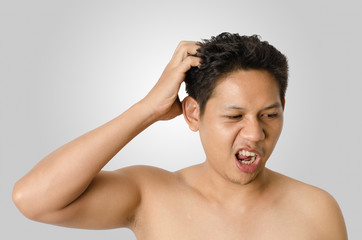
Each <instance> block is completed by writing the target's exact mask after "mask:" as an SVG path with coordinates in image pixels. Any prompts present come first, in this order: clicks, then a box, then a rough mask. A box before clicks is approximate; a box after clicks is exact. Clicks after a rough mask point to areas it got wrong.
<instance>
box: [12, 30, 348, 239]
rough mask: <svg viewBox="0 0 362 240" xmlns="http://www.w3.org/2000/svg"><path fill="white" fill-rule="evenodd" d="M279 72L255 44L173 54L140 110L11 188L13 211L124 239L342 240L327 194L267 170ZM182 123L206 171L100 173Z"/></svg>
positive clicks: (275, 134)
mask: <svg viewBox="0 0 362 240" xmlns="http://www.w3.org/2000/svg"><path fill="white" fill-rule="evenodd" d="M287 71H288V66H287V60H286V58H285V56H284V55H282V54H281V53H280V52H279V51H278V50H276V49H275V48H274V47H273V46H271V45H269V44H268V43H267V42H262V41H260V40H259V38H258V37H256V36H251V37H246V36H239V35H238V34H229V33H223V34H221V35H219V36H217V37H213V38H211V39H210V40H205V41H204V42H202V43H195V42H181V43H180V44H179V46H178V47H177V49H176V51H175V53H174V55H173V57H172V59H171V61H170V62H169V64H168V65H167V66H166V68H165V70H164V72H163V74H162V76H161V77H160V79H159V81H158V82H157V84H156V85H155V86H154V88H153V89H152V90H151V91H150V92H149V94H148V95H147V96H146V97H145V98H144V99H142V100H141V101H140V102H138V103H136V104H135V105H134V106H132V107H131V108H129V109H128V110H127V111H126V112H124V113H123V114H121V115H120V116H118V117H116V118H115V119H113V120H111V121H110V122H108V123H106V124H104V125H103V126H101V127H99V128H97V129H95V130H93V131H91V132H89V133H87V134H85V135H83V136H81V137H79V138H77V139H75V140H73V141H72V142H70V143H68V144H66V145H64V146H62V147H60V148H59V149H57V150H56V151H54V152H53V153H51V154H50V155H49V156H47V157H45V158H44V159H43V160H42V161H40V162H39V164H37V165H36V166H35V167H34V168H33V169H32V170H31V171H30V172H29V173H28V174H27V175H25V176H24V177H23V178H22V179H20V180H19V181H18V182H17V183H16V185H15V187H14V192H13V199H14V202H15V204H16V205H17V207H18V208H19V210H20V211H21V212H22V213H23V214H24V215H25V216H27V217H28V218H30V219H33V220H36V221H40V222H45V223H50V224H56V225H60V226H66V227H75V228H88V229H108V228H119V227H127V228H130V229H131V230H132V231H133V232H134V233H135V235H136V236H137V238H138V239H142V240H145V239H157V240H162V239H167V240H168V239H182V240H184V239H231V240H236V239H238V240H239V239H248V240H250V239H268V240H271V239H278V240H279V239H308V240H310V239H318V240H322V239H328V240H333V239H336V240H337V239H338V240H342V239H347V233H346V228H345V224H344V220H343V216H342V213H341V211H340V209H339V207H338V205H337V203H336V201H335V200H334V199H333V198H332V197H331V196H330V195H329V194H328V193H326V192H324V191H323V190H320V189H318V188H315V187H312V186H310V185H307V184H304V183H301V182H299V181H296V180H293V179H291V178H288V177H286V176H283V175H281V174H278V173H276V172H273V171H271V170H269V169H267V168H265V163H266V161H267V159H268V158H269V156H270V154H271V153H272V151H273V149H274V146H275V144H276V142H277V140H278V138H279V135H280V133H281V131H282V125H283V111H284V107H285V100H284V96H285V89H286V86H287V74H288V73H287ZM184 80H185V82H186V89H187V92H188V93H189V95H190V96H188V97H186V98H185V99H184V100H183V101H182V103H181V102H180V101H179V99H178V91H179V88H180V85H181V83H182V82H183V81H184ZM181 113H183V115H184V118H185V120H186V122H187V124H188V126H189V128H190V129H191V130H192V131H199V134H200V138H201V141H202V144H203V148H204V151H205V154H206V160H205V162H203V163H202V164H198V165H195V166H191V167H188V168H185V169H181V170H179V171H177V172H168V171H165V170H162V169H158V168H155V167H148V166H133V167H128V168H123V169H119V170H116V171H112V172H105V171H101V169H102V168H103V167H104V166H105V164H107V163H108V161H110V159H111V158H112V157H113V156H114V155H115V154H116V153H117V152H119V151H120V150H121V149H122V148H123V147H124V146H125V145H126V144H127V143H128V142H129V141H131V140H132V139H133V138H134V137H135V136H136V135H138V134H139V133H140V132H142V131H143V130H144V129H145V128H147V127H148V126H150V125H151V124H153V123H154V122H156V121H159V120H169V119H172V118H174V117H176V116H178V115H180V114H181ZM150 158H151V157H150Z"/></svg>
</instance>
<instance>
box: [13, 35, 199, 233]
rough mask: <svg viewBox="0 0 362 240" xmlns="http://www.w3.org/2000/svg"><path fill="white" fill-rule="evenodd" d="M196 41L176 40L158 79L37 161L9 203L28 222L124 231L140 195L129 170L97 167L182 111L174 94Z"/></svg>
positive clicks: (192, 62)
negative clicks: (127, 104) (145, 91)
mask: <svg viewBox="0 0 362 240" xmlns="http://www.w3.org/2000/svg"><path fill="white" fill-rule="evenodd" d="M197 48H198V45H197V44H196V43H195V42H181V43H180V44H179V46H178V47H177V49H176V51H175V53H174V55H173V56H172V59H171V61H170V62H169V64H168V65H167V66H166V68H165V70H164V72H163V74H162V76H161V77H160V79H159V81H158V82H157V83H156V85H155V86H154V87H153V89H152V90H151V91H150V92H149V94H148V95H147V96H146V97H145V98H144V99H142V100H141V101H140V102H138V103H136V104H135V105H133V106H132V107H131V108H129V109H128V110H127V111H125V112H124V113H122V114H121V115H119V116H118V117H116V118H115V119H113V120H111V121H109V122H108V123H106V124H104V125H102V126H100V127H99V128H96V129H94V130H92V131H90V132H88V133H86V134H84V135H82V136H80V137H79V138H77V139H75V140H73V141H71V142H69V143H67V144H65V145H64V146H62V147H60V148H59V149H57V150H55V151H54V152H52V153H51V154H49V155H48V156H46V157H45V158H44V159H43V160H41V161H40V162H39V163H38V164H37V165H36V166H35V167H34V168H33V169H32V170H31V171H30V172H29V173H28V174H26V175H25V176H24V177H23V178H21V179H20V180H19V181H18V182H17V183H16V184H15V186H14V190H13V200H14V202H15V204H16V206H17V207H18V208H19V210H20V211H21V212H22V213H23V214H24V215H25V216H26V217H28V218H30V219H33V220H36V221H41V222H46V223H50V224H56V225H62V226H67V227H76V228H92V229H105V228H116V227H127V226H128V224H129V220H130V219H132V217H133V215H134V214H135V211H136V209H137V207H138V205H139V202H140V199H141V198H142V196H141V191H140V188H141V187H142V186H140V184H139V182H138V181H137V180H136V179H137V176H134V172H132V171H129V170H128V169H127V168H126V169H122V170H119V171H114V172H101V169H102V168H103V167H104V166H105V165H106V164H107V163H108V162H109V161H110V160H111V159H112V157H113V156H114V155H116V154H117V152H119V151H120V150H121V149H122V148H123V147H124V146H125V145H126V144H127V143H128V142H129V141H131V140H132V139H133V138H134V137H135V136H136V135H137V134H139V133H140V132H142V131H143V130H144V129H145V128H147V127H148V126H150V125H151V124H152V123H154V122H156V121H158V120H168V119H172V118H174V117H176V116H178V115H180V114H181V113H182V109H181V103H180V101H179V99H178V97H177V96H178V91H179V88H180V85H181V83H182V81H183V80H184V77H185V73H186V71H187V70H189V69H190V68H191V67H192V66H199V65H200V58H198V57H193V56H189V55H190V54H196V50H197Z"/></svg>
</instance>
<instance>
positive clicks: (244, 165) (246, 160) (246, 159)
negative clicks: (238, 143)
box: [235, 148, 260, 173]
mask: <svg viewBox="0 0 362 240" xmlns="http://www.w3.org/2000/svg"><path fill="white" fill-rule="evenodd" d="M235 157H236V160H237V161H236V165H237V167H238V168H239V169H240V170H241V171H243V172H246V173H251V172H254V171H255V170H256V169H257V167H258V164H259V161H260V154H259V152H258V151H256V150H254V149H249V148H241V149H239V151H238V152H237V153H236V154H235Z"/></svg>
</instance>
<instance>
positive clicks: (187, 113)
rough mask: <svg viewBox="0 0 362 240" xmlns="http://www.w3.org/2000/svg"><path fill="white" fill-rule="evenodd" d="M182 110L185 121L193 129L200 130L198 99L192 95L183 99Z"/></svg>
mask: <svg viewBox="0 0 362 240" xmlns="http://www.w3.org/2000/svg"><path fill="white" fill-rule="evenodd" d="M182 112H183V114H184V118H185V121H186V123H187V124H188V125H189V128H190V129H191V131H194V132H196V131H198V130H199V115H200V108H199V104H198V103H197V101H196V100H195V99H194V98H192V97H190V96H188V97H186V98H185V99H184V100H183V101H182Z"/></svg>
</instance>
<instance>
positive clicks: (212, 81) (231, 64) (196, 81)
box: [185, 32, 288, 115]
mask: <svg viewBox="0 0 362 240" xmlns="http://www.w3.org/2000/svg"><path fill="white" fill-rule="evenodd" d="M196 56H198V57H200V58H201V60H202V64H201V66H200V67H192V68H191V69H190V70H189V71H187V72H186V77H185V84H186V92H187V93H188V95H189V96H191V97H193V98H194V99H195V100H196V101H197V102H198V103H199V106H200V114H201V115H202V114H203V112H204V110H205V107H206V103H207V101H208V100H209V98H210V97H211V95H212V93H213V90H214V88H215V87H216V83H217V81H218V80H219V79H220V78H222V77H224V76H225V75H226V74H228V73H231V72H233V71H236V70H250V69H255V70H266V71H268V72H269V73H270V74H271V75H272V76H273V77H274V78H275V79H276V80H277V82H278V84H279V89H280V99H281V101H283V100H284V98H285V92H286V88H287V85H288V61H287V58H286V57H285V56H284V55H283V54H282V53H281V52H280V51H279V50H277V49H276V48H275V47H274V46H272V45H270V44H269V43H268V42H267V41H261V40H260V37H259V36H257V35H252V36H240V35H239V34H237V33H236V34H231V33H227V32H224V33H221V34H220V35H218V36H216V37H211V39H203V40H202V41H201V42H200V48H199V49H198V52H197V54H196Z"/></svg>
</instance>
